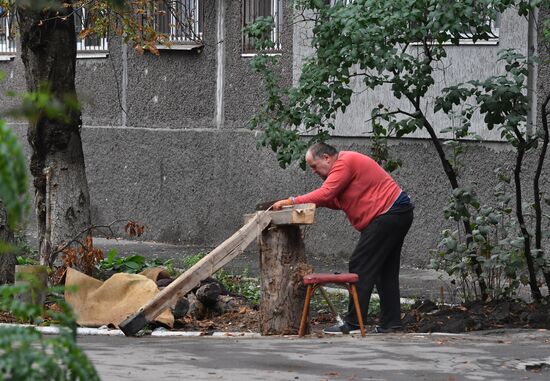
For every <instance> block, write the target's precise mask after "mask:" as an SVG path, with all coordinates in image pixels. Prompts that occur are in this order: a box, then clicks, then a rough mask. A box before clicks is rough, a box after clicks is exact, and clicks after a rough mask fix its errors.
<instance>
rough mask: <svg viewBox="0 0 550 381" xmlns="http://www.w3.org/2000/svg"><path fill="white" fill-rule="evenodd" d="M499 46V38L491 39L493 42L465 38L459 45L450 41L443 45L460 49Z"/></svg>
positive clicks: (414, 44)
mask: <svg viewBox="0 0 550 381" xmlns="http://www.w3.org/2000/svg"><path fill="white" fill-rule="evenodd" d="M498 44H499V40H498V39H497V38H495V39H491V40H477V41H476V42H474V41H473V40H472V39H470V38H464V39H460V40H459V41H458V44H453V43H452V42H450V41H449V42H444V43H443V44H442V45H443V46H456V47H459V46H496V45H498ZM410 46H422V43H421V42H413V43H411V45H410Z"/></svg>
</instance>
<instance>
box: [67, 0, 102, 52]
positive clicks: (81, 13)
mask: <svg viewBox="0 0 550 381" xmlns="http://www.w3.org/2000/svg"><path fill="white" fill-rule="evenodd" d="M74 17H75V20H74V25H75V29H76V51H77V54H89V53H92V54H93V53H106V52H107V51H108V50H109V49H108V46H107V38H106V37H100V36H97V35H95V34H94V35H87V36H85V37H81V32H82V31H83V30H86V29H88V28H91V27H92V20H91V18H90V17H88V12H87V11H86V8H77V9H75V10H74Z"/></svg>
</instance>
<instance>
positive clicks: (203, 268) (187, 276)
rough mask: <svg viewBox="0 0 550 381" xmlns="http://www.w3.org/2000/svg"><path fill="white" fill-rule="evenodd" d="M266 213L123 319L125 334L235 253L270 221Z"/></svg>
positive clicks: (214, 270)
mask: <svg viewBox="0 0 550 381" xmlns="http://www.w3.org/2000/svg"><path fill="white" fill-rule="evenodd" d="M270 222H271V215H270V214H269V213H268V212H258V213H256V214H255V215H254V216H253V217H252V218H251V219H250V220H249V221H248V222H247V223H246V224H245V225H244V226H243V227H242V228H240V229H239V230H238V231H237V232H236V233H235V234H233V235H232V236H231V237H229V238H228V239H227V240H225V241H224V242H223V243H222V244H221V245H219V246H218V247H216V248H215V249H214V250H212V251H211V252H210V253H209V254H208V255H206V256H205V257H204V258H202V259H201V260H200V261H199V262H197V263H196V264H195V265H194V266H193V267H191V268H190V269H189V270H187V271H186V272H184V273H183V274H181V275H180V276H179V277H178V278H176V279H175V280H174V281H173V282H172V283H170V284H169V285H168V286H167V287H166V288H164V289H163V290H162V291H161V292H159V293H158V294H157V295H156V296H155V297H154V298H153V299H151V300H150V301H149V302H148V303H146V304H145V305H144V306H143V307H141V308H140V309H139V310H138V311H137V312H136V313H134V314H133V315H131V316H130V317H128V318H127V319H126V320H124V321H123V322H122V323H121V324H120V325H119V328H120V329H121V330H122V332H124V334H125V335H126V336H133V335H135V334H136V333H137V332H138V331H139V330H140V329H142V328H143V327H145V325H147V323H149V322H150V321H152V320H153V319H154V318H155V317H156V316H158V315H159V314H160V313H161V312H162V311H164V310H165V309H166V308H169V307H171V306H172V305H173V304H174V302H175V301H177V300H178V299H179V298H181V297H183V296H184V295H186V294H187V293H188V292H189V291H191V290H192V289H193V288H194V287H195V286H197V285H198V284H199V283H200V281H201V280H203V279H205V278H207V277H209V276H210V275H212V274H213V273H215V272H216V271H217V270H219V269H220V268H221V267H223V266H224V265H225V264H226V263H228V262H229V261H231V260H232V259H233V258H235V257H236V256H237V255H239V254H241V253H242V252H243V251H244V249H246V247H247V246H248V245H249V244H250V243H251V242H252V241H254V240H255V239H256V237H258V236H259V235H260V234H261V233H262V231H263V230H264V229H265V228H266V227H267V226H268V225H269V224H270Z"/></svg>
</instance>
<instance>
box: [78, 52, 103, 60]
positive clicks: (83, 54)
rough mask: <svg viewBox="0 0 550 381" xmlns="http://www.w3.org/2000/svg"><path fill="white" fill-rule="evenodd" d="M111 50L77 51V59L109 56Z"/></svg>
mask: <svg viewBox="0 0 550 381" xmlns="http://www.w3.org/2000/svg"><path fill="white" fill-rule="evenodd" d="M107 57H109V52H76V58H77V59H94V58H107Z"/></svg>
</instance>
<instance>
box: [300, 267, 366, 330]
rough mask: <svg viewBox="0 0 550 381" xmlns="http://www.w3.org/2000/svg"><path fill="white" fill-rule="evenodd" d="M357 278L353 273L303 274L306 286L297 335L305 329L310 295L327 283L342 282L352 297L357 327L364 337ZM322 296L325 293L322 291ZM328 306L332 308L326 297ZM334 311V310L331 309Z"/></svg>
mask: <svg viewBox="0 0 550 381" xmlns="http://www.w3.org/2000/svg"><path fill="white" fill-rule="evenodd" d="M358 280H359V275H357V274H353V273H345V274H328V273H327V274H320V273H319V274H309V275H306V276H304V285H306V286H307V291H306V300H305V301H304V310H303V311H302V320H301V322H300V331H299V333H298V335H299V336H304V333H305V332H304V331H305V330H306V322H307V318H308V314H309V303H310V302H311V297H312V296H313V294H314V293H315V290H316V289H317V288H320V287H322V285H324V284H327V283H335V284H343V285H345V286H346V288H347V289H348V292H349V294H350V296H351V297H352V298H353V303H354V304H355V311H356V312H357V321H358V322H359V329H360V330H361V336H363V337H365V327H364V326H363V317H362V316H361V309H360V308H359V298H358V297H357V289H356V288H355V283H357V281H358ZM321 289H322V288H321ZM323 296H325V298H326V295H325V293H323ZM327 302H328V303H329V306H330V307H331V309H333V306H332V304H331V302H330V300H328V299H327ZM333 312H334V313H336V311H335V310H333Z"/></svg>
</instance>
